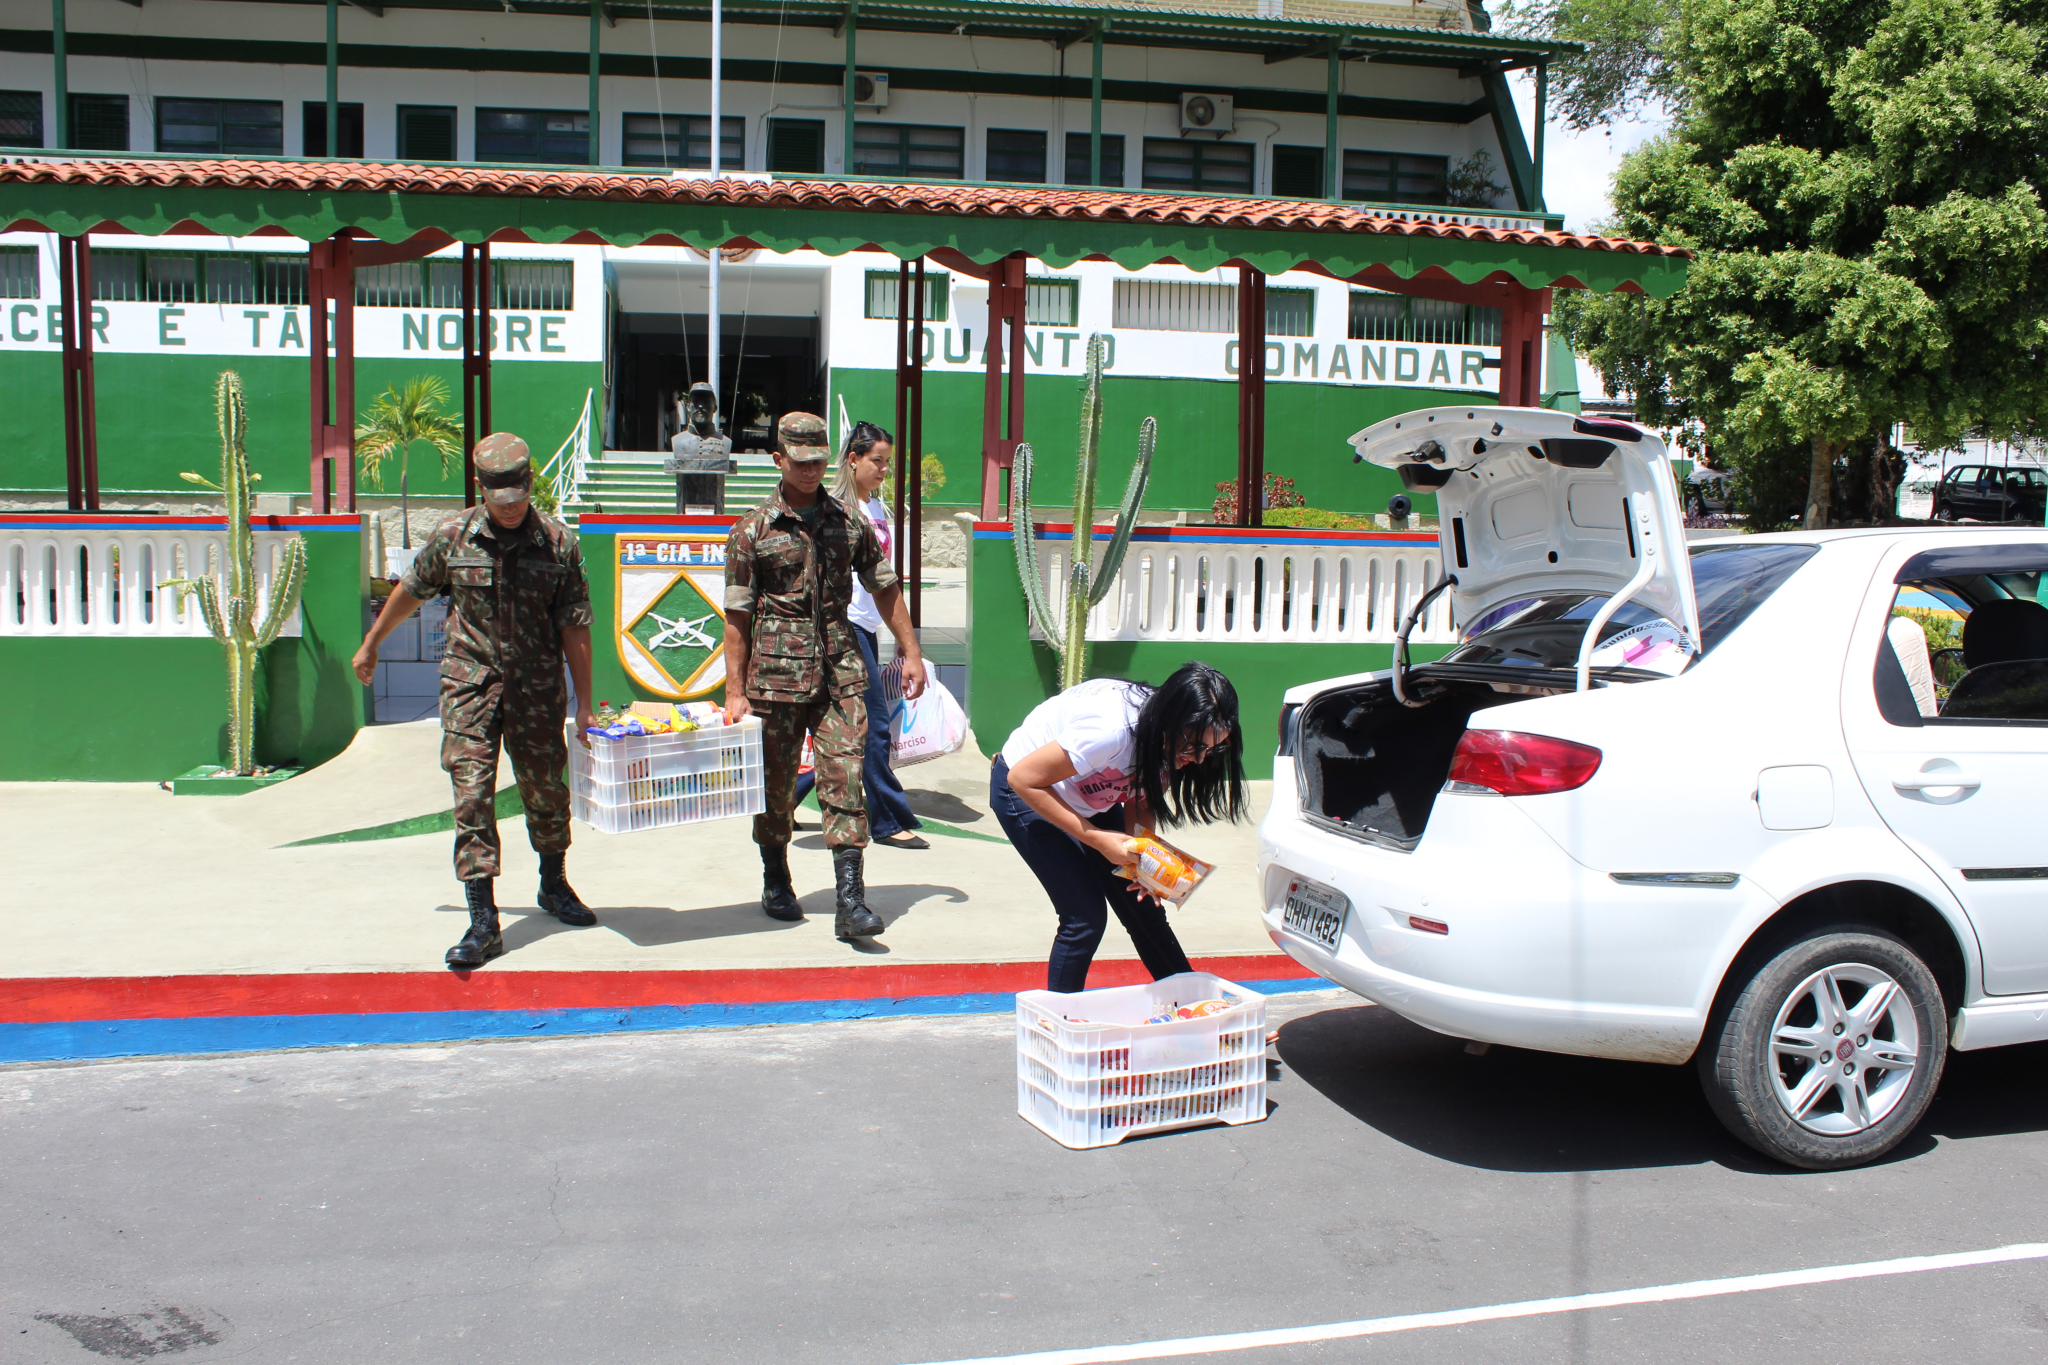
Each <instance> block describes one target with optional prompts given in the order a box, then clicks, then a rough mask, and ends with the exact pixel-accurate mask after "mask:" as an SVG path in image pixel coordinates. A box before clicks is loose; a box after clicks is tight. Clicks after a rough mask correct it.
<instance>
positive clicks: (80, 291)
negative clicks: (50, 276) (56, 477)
mask: <svg viewBox="0 0 2048 1365" xmlns="http://www.w3.org/2000/svg"><path fill="white" fill-rule="evenodd" d="M57 288H58V304H59V308H60V316H61V317H62V318H63V325H62V332H61V336H60V339H61V340H62V342H63V347H64V358H63V379H64V493H65V499H64V505H65V506H66V507H68V508H70V509H71V510H72V511H74V512H96V511H98V510H99V505H100V461H99V430H98V422H97V421H96V416H97V411H98V408H97V404H96V403H95V402H94V400H93V386H92V377H93V376H92V324H93V306H92V238H91V237H90V236H89V235H87V234H83V233H81V234H80V235H78V236H76V237H59V238H58V239H57Z"/></svg>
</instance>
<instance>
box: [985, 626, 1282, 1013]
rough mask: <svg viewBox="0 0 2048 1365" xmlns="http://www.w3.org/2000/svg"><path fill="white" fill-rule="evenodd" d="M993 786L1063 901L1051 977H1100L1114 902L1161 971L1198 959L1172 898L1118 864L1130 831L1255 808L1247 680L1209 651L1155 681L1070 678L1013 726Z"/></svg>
mask: <svg viewBox="0 0 2048 1365" xmlns="http://www.w3.org/2000/svg"><path fill="white" fill-rule="evenodd" d="M988 794H989V804H990V805H991V806H993V807H994V808H995V814H996V822H997V823H998V824H1000V825H1001V826H1002V827H1003V833H1005V834H1007V835H1009V836H1010V842H1011V843H1012V844H1014V845H1015V846H1016V849H1017V852H1018V853H1019V854H1021V855H1022V856H1023V858H1024V862H1025V865H1026V866H1028V867H1029V868H1030V869H1031V870H1032V872H1033V873H1034V874H1036V875H1037V877H1038V881H1039V884H1040V885H1042V886H1043V887H1045V891H1046V894H1047V895H1049V896H1051V897H1052V904H1053V909H1054V910H1056V911H1057V912H1058V913H1059V917H1060V927H1059V932H1058V933H1057V934H1056V935H1055V936H1054V938H1053V944H1052V959H1051V961H1050V962H1048V963H1047V965H1046V988H1047V989H1048V990H1055V991H1068V992H1072V991H1078V990H1083V989H1085V988H1086V987H1087V985H1088V964H1089V963H1090V962H1092V961H1094V959H1095V949H1096V947H1097V946H1098V945H1099V944H1100V943H1101V942H1102V935H1103V932H1104V931H1105V930H1106V929H1107V928H1108V927H1109V912H1110V911H1112V910H1114V911H1115V912H1116V917H1117V919H1119V920H1120V921H1122V922H1123V926H1124V928H1125V929H1126V930H1127V931H1129V933H1130V936H1131V942H1132V944H1133V945H1135V946H1136V948H1137V950H1138V956H1139V958H1140V959H1141V960H1143V962H1144V964H1145V967H1146V970H1148V971H1150V972H1151V973H1152V977H1153V979H1154V980H1155V981H1156V980H1158V979H1159V978H1160V977H1165V976H1172V975H1174V974H1175V973H1177V972H1185V971H1188V970H1189V967H1188V958H1187V954H1186V953H1184V952H1182V951H1181V946H1180V940H1179V939H1177V938H1175V937H1174V933H1173V929H1172V927H1171V926H1169V925H1168V924H1167V922H1166V909H1165V907H1164V906H1162V905H1160V904H1159V902H1158V901H1156V900H1154V899H1153V898H1152V897H1151V896H1149V895H1147V894H1145V893H1144V892H1143V891H1141V890H1140V889H1139V888H1138V885H1137V883H1135V882H1132V881H1127V880H1125V879H1124V878H1122V877H1119V876H1117V875H1116V868H1118V867H1119V866H1122V865H1124V864H1126V863H1128V862H1129V861H1130V859H1129V857H1128V856H1127V855H1126V854H1125V853H1124V841H1125V838H1126V836H1127V832H1128V831H1129V830H1130V829H1131V828H1132V827H1134V826H1136V825H1145V826H1148V827H1150V828H1152V829H1155V830H1156V829H1158V828H1159V827H1160V825H1161V824H1162V822H1163V823H1164V824H1168V825H1177V824H1180V823H1182V822H1183V821H1187V820H1199V821H1201V822H1202V823H1203V824H1205V825H1206V824H1210V823H1212V822H1214V821H1216V820H1231V821H1236V820H1241V819H1243V818H1244V815H1245V800H1244V734H1243V732H1242V731H1241V730H1240V729H1239V727H1238V719H1237V689H1236V688H1234V687H1232V686H1231V685H1230V679H1228V678H1226V677H1224V676H1223V675H1222V674H1221V673H1219V672H1217V671H1216V670H1215V669H1213V668H1211V667H1209V665H1207V664H1203V663H1189V664H1183V665H1181V667H1180V668H1178V669H1176V670H1175V671H1174V674H1173V676H1172V677H1170V678H1168V679H1167V680H1166V681H1165V682H1164V683H1161V684H1160V685H1159V686H1158V687H1156V688H1154V687H1149V686H1147V685H1146V684H1144V683H1134V682H1126V681H1124V680H1123V679H1121V678H1096V679H1093V680H1091V681H1088V682H1084V683H1081V684H1079V685H1077V686H1075V687H1071V688H1068V689H1067V690H1066V691H1065V692H1062V693H1060V694H1059V695H1058V696H1057V697H1054V698H1052V699H1051V700H1049V701H1045V702H1041V703H1040V704H1039V705H1038V706H1037V707H1036V708H1035V709H1033V711H1032V712H1031V714H1030V715H1028V716H1026V717H1025V718H1024V723H1023V724H1022V725H1020V726H1018V727H1017V728H1016V730H1015V731H1014V732H1013V733H1012V734H1011V735H1010V738H1009V742H1008V743H1006V744H1004V745H1003V751H1002V753H1001V754H1000V755H999V756H998V757H997V758H996V761H995V767H994V770H993V771H992V772H991V774H990V776H989V789H988Z"/></svg>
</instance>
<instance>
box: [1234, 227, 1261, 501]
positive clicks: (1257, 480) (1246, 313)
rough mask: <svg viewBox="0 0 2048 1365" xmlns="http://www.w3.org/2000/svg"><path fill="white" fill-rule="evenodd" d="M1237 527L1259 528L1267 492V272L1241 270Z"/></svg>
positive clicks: (1245, 267) (1241, 267)
mask: <svg viewBox="0 0 2048 1365" xmlns="http://www.w3.org/2000/svg"><path fill="white" fill-rule="evenodd" d="M1237 280H1238V284H1237V524H1238V525H1239V526H1257V525H1259V524H1260V520H1261V518H1260V515H1259V514H1260V512H1261V510H1262V507H1261V504H1262V503H1264V502H1265V491H1266V272H1265V271H1263V270H1260V269H1259V268H1258V267H1256V266H1253V265H1249V264H1245V263H1240V264H1239V265H1238V267H1237Z"/></svg>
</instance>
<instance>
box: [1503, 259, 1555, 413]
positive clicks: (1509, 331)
mask: <svg viewBox="0 0 2048 1365" xmlns="http://www.w3.org/2000/svg"><path fill="white" fill-rule="evenodd" d="M1549 311H1550V291H1549V290H1548V289H1530V288H1528V287H1527V286H1525V285H1520V284H1511V285H1509V286H1508V290H1507V298H1506V299H1505V300H1504V301H1503V304H1502V307H1501V310H1500V401H1501V405H1502V406H1503V407H1510V408H1533V407H1536V406H1538V405H1539V404H1540V403H1541V402H1542V397H1543V394H1542V388H1543V315H1544V314H1545V313H1547V312H1549Z"/></svg>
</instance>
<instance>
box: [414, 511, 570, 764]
mask: <svg viewBox="0 0 2048 1365" xmlns="http://www.w3.org/2000/svg"><path fill="white" fill-rule="evenodd" d="M400 586H401V587H403V588H404V589H405V590H406V591H407V592H409V593H411V594H412V595H413V596H414V597H417V598H420V599H422V600H425V599H427V598H430V597H433V596H435V595H436V594H438V593H439V592H440V591H441V590H442V589H443V588H446V589H448V593H449V599H450V602H449V612H448V651H447V653H446V654H445V655H444V656H443V657H442V660H441V676H442V677H443V678H452V679H454V680H455V681H456V683H457V684H458V690H461V691H463V692H465V693H468V694H469V695H468V696H467V698H466V699H465V700H463V701H461V703H460V704H459V705H457V706H455V707H454V711H462V710H464V709H465V708H467V709H478V708H488V709H492V710H495V709H496V707H497V706H498V705H499V704H500V703H501V702H504V701H510V702H512V703H514V704H531V705H534V706H540V707H548V708H552V710H553V712H554V713H555V714H556V715H560V714H561V712H562V709H563V707H564V704H565V702H566V698H565V696H564V695H563V694H564V688H563V683H562V664H563V659H562V628H563V627H564V626H587V625H589V624H590V623H591V619H592V618H591V613H590V581H589V579H588V578H586V577H585V576H584V573H583V552H582V550H581V548H580V547H579V546H578V544H577V541H576V533H575V532H574V531H571V530H570V529H569V528H568V527H566V526H564V525H563V524H562V523H561V522H559V521H556V520H554V519H553V518H551V517H548V516H546V515H544V514H542V512H541V511H540V510H539V509H538V508H535V509H533V510H531V511H529V512H528V513H527V514H526V520H525V521H523V522H521V523H520V525H519V527H518V529H516V530H511V531H507V530H504V529H502V528H500V527H499V526H498V525H497V523H495V522H493V521H492V520H491V517H490V513H489V512H487V511H486V510H485V509H484V508H482V507H472V508H470V509H469V510H468V511H466V512H464V513H462V514H461V515H460V516H455V517H450V518H449V519H448V520H446V521H444V522H442V523H441V524H440V526H438V527H437V528H435V530H434V533H433V534H432V535H430V536H428V537H427V543H426V544H424V545H422V546H421V547H420V552H419V556H418V557H417V558H416V559H414V560H413V562H412V567H411V568H410V569H407V570H406V571H405V577H404V579H403V580H402V581H401V583H400ZM460 719H461V717H460V716H455V715H453V713H452V712H444V715H443V723H444V724H445V725H447V726H449V728H452V729H458V730H459V729H461V728H462V726H461V724H459V721H460Z"/></svg>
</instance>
